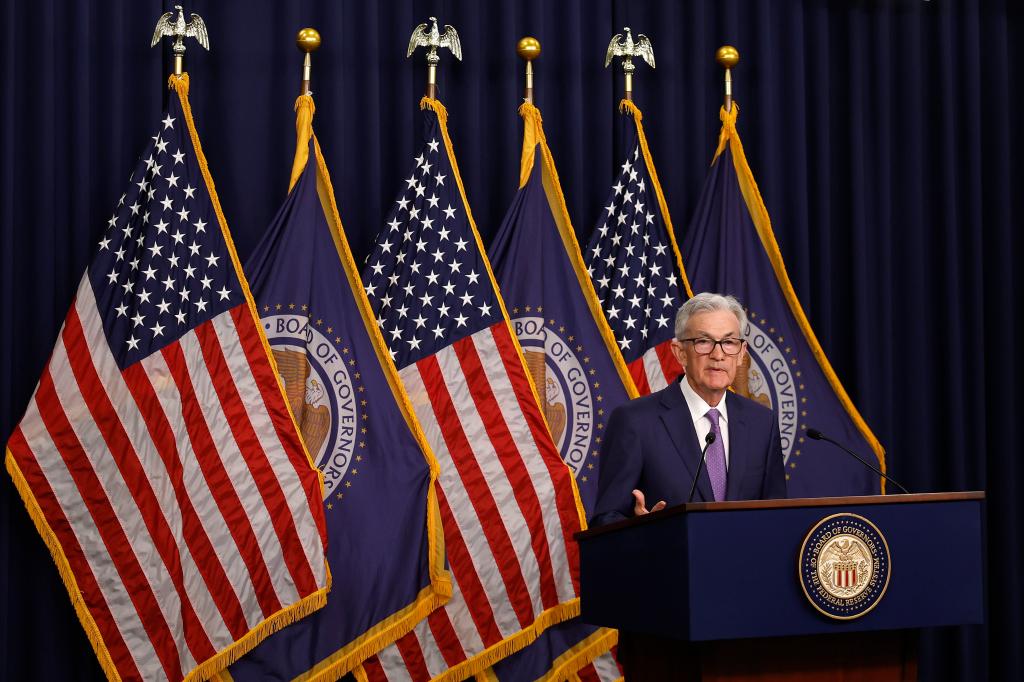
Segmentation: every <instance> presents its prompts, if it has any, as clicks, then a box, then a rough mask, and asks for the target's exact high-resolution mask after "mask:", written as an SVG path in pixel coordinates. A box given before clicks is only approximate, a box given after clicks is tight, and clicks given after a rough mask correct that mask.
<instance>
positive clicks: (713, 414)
mask: <svg viewBox="0 0 1024 682" xmlns="http://www.w3.org/2000/svg"><path fill="white" fill-rule="evenodd" d="M719 414H720V413H719V412H718V408H717V407H712V408H711V409H710V410H708V411H707V418H708V420H709V421H710V422H711V425H712V426H716V427H717V426H718V417H719Z"/></svg>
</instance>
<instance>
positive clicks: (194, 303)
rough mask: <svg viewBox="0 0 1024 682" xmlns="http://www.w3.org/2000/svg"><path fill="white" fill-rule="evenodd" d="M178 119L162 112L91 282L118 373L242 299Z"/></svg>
mask: <svg viewBox="0 0 1024 682" xmlns="http://www.w3.org/2000/svg"><path fill="white" fill-rule="evenodd" d="M187 135H188V131H187V130H186V129H185V126H184V125H183V122H182V121H181V118H180V116H171V114H170V113H168V114H167V115H166V117H165V118H164V119H163V121H162V123H161V129H160V131H159V132H157V134H156V135H154V136H153V138H152V141H151V142H150V144H149V145H148V146H147V148H146V150H145V152H143V163H142V165H141V166H140V167H139V168H137V169H136V170H135V172H134V173H132V176H131V178H130V179H129V182H130V183H131V185H130V188H129V190H128V191H127V192H125V193H124V194H122V195H121V198H120V200H119V201H118V204H117V208H116V209H115V211H114V213H113V215H111V216H110V220H109V221H108V222H107V230H106V233H105V234H104V236H103V238H102V239H101V240H100V243H99V250H98V252H97V255H96V259H95V260H94V261H93V263H92V265H91V266H90V267H89V280H90V281H91V282H92V286H93V290H94V291H95V292H96V302H97V304H98V307H99V309H100V310H102V311H103V312H104V315H103V329H104V331H105V332H106V334H107V340H108V342H109V343H110V348H111V351H113V353H114V357H115V358H116V359H117V362H118V364H119V365H120V366H121V368H122V369H123V368H124V367H126V366H128V365H129V364H131V363H133V362H137V361H138V360H140V359H142V358H144V357H146V356H148V355H150V354H151V353H154V352H156V351H158V350H160V349H161V348H163V347H164V346H167V345H168V344H171V343H173V342H174V341H176V340H177V339H178V338H180V337H181V336H182V334H184V333H185V332H187V331H189V330H190V329H192V328H193V327H195V326H197V325H199V324H200V323H202V322H205V321H206V320H209V319H212V318H214V317H216V316H217V315H219V314H220V313H222V312H224V311H225V310H228V309H229V308H232V307H234V306H235V305H238V304H239V303H241V302H242V300H243V299H242V292H241V287H240V286H239V284H238V278H237V277H236V276H235V272H234V267H233V266H232V264H231V256H230V255H229V254H228V249H227V244H226V243H225V241H224V240H223V239H222V238H221V236H220V225H219V224H218V223H217V216H216V215H215V214H214V211H213V206H212V204H211V203H210V198H209V196H208V195H207V193H206V191H205V190H204V189H200V188H202V185H203V183H202V177H201V176H200V175H199V173H198V170H199V169H198V168H196V166H195V164H186V163H185V150H186V149H187V148H186V145H185V141H184V137H187Z"/></svg>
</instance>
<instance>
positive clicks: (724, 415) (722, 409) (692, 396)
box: [679, 377, 729, 472]
mask: <svg viewBox="0 0 1024 682" xmlns="http://www.w3.org/2000/svg"><path fill="white" fill-rule="evenodd" d="M679 385H680V387H681V388H682V390H683V398H685V399H686V406H687V407H689V408H690V418H691V419H693V430H694V431H696V432H697V443H698V445H699V446H700V449H701V450H703V449H704V445H705V440H704V439H705V438H707V436H708V434H709V433H710V432H711V420H710V419H709V418H708V410H710V409H711V406H710V405H708V404H707V403H706V402H704V399H703V398H701V397H700V396H699V395H697V392H696V391H695V390H693V386H690V382H689V381H688V380H687V379H686V377H683V380H682V381H680V382H679ZM728 402H729V391H726V392H725V395H724V396H722V399H721V400H720V401H718V405H716V407H717V408H718V414H719V417H718V428H719V429H720V430H721V432H722V446H723V447H724V448H725V470H726V472H728V471H729V407H728Z"/></svg>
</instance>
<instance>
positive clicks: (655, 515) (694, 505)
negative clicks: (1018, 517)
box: [574, 490, 985, 540]
mask: <svg viewBox="0 0 1024 682" xmlns="http://www.w3.org/2000/svg"><path fill="white" fill-rule="evenodd" d="M984 499H985V492H984V491H980V490H972V491H966V492H951V493H914V494H912V495H855V496H850V497H798V498H792V499H785V500H737V501H730V502H690V503H689V504H679V505H676V506H674V507H666V508H665V509H662V510H661V511H656V512H651V513H650V514H645V515H643V516H634V517H633V518H631V519H623V520H622V521H616V522H615V523H609V524H607V525H605V526H598V527H596V528H589V529H587V530H583V531H579V532H578V533H576V534H575V536H574V537H575V538H576V539H577V540H587V539H590V538H592V537H596V536H599V535H604V534H605V533H610V532H612V531H616V530H620V529H622V528H631V527H633V526H640V525H645V524H648V523H653V522H656V521H659V520H662V519H666V518H668V517H671V516H677V515H679V514H687V513H692V512H719V511H741V510H746V509H789V508H794V507H843V506H860V505H868V504H909V503H917V504H920V503H931V502H957V501H966V500H984Z"/></svg>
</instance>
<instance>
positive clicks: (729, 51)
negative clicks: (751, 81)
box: [715, 45, 740, 69]
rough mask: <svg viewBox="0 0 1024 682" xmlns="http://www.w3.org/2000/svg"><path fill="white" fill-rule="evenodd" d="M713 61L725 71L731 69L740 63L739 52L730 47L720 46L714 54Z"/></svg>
mask: <svg viewBox="0 0 1024 682" xmlns="http://www.w3.org/2000/svg"><path fill="white" fill-rule="evenodd" d="M715 61H717V62H718V63H719V64H721V65H722V66H723V67H725V68H726V69H731V68H732V67H734V66H736V65H737V64H738V63H739V61H740V51H739V50H737V49H736V48H735V47H733V46H732V45H722V47H720V48H718V51H717V52H715Z"/></svg>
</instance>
